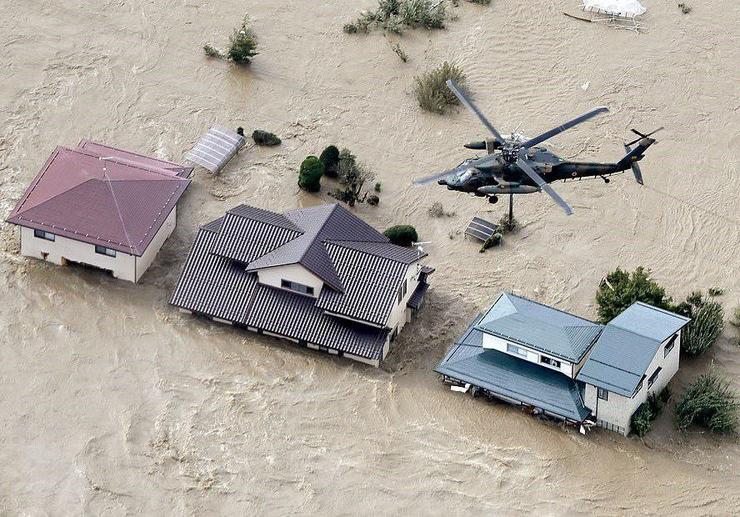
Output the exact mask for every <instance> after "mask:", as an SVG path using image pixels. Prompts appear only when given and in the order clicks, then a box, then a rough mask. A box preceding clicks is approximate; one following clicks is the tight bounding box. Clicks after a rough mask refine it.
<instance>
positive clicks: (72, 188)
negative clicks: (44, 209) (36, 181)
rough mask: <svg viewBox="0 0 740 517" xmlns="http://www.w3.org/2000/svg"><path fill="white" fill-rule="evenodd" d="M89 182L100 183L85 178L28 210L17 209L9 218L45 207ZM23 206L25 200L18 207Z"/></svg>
mask: <svg viewBox="0 0 740 517" xmlns="http://www.w3.org/2000/svg"><path fill="white" fill-rule="evenodd" d="M91 181H100V180H99V179H98V178H87V179H86V180H85V181H81V182H80V183H78V184H77V185H75V186H74V187H71V188H68V189H67V190H63V191H61V192H59V193H57V194H54V195H53V196H51V197H50V198H49V199H44V200H43V201H42V202H40V203H38V204H36V205H34V206H32V207H30V208H26V209H25V210H20V209H19V210H18V211H17V212H16V213H15V214H11V217H20V216H21V215H23V214H24V213H26V212H28V211H29V210H33V209H34V208H38V207H40V206H42V205H45V204H46V203H48V202H49V201H53V200H54V199H56V198H58V197H59V196H63V195H64V194H66V193H67V192H72V191H74V190H77V189H78V188H80V187H81V186H82V185H86V184H87V183H89V182H91ZM33 188H36V185H34V187H33ZM32 190H33V189H31V190H30V191H29V192H28V195H29V196H30V195H31V191H32ZM23 204H25V200H24V201H23V202H22V203H20V206H23ZM9 219H10V217H9Z"/></svg>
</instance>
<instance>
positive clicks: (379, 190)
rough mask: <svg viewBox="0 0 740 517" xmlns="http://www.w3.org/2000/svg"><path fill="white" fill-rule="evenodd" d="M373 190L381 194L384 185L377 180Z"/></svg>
mask: <svg viewBox="0 0 740 517" xmlns="http://www.w3.org/2000/svg"><path fill="white" fill-rule="evenodd" d="M373 190H374V191H375V192H377V193H378V194H380V193H381V192H382V191H383V185H381V184H380V182H377V183H376V184H375V186H374V187H373Z"/></svg>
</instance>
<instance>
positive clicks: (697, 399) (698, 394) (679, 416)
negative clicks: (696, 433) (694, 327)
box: [675, 366, 738, 434]
mask: <svg viewBox="0 0 740 517" xmlns="http://www.w3.org/2000/svg"><path fill="white" fill-rule="evenodd" d="M737 408H738V402H737V395H736V393H735V392H734V391H732V389H731V388H730V383H729V381H727V380H726V379H724V378H722V377H721V376H720V375H719V374H718V373H717V371H716V370H715V369H714V367H713V366H712V367H711V368H710V370H709V371H708V372H706V373H703V374H701V375H700V376H699V377H698V378H697V379H696V381H695V382H694V383H693V384H692V385H691V386H689V387H688V388H687V389H686V392H685V393H684V395H683V397H682V398H681V400H680V401H679V402H678V404H677V405H676V414H675V416H676V426H677V427H678V428H679V429H680V430H681V431H685V430H686V429H688V428H689V427H691V426H692V425H698V426H700V427H703V428H705V429H708V430H710V431H712V432H715V433H722V434H726V433H732V432H734V431H735V429H736V427H737Z"/></svg>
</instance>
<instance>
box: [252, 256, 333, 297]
mask: <svg viewBox="0 0 740 517" xmlns="http://www.w3.org/2000/svg"><path fill="white" fill-rule="evenodd" d="M257 276H258V277H259V282H260V283H261V284H264V285H269V286H272V287H277V288H278V289H282V284H281V281H282V280H283V279H284V280H289V281H291V282H298V283H299V284H303V285H307V286H309V287H313V296H314V297H318V296H319V294H320V293H321V289H322V288H323V287H324V282H323V281H322V280H321V279H320V278H319V277H318V276H316V275H314V274H313V273H311V272H310V271H309V270H308V269H306V268H305V267H303V266H301V265H300V264H288V265H286V266H275V267H269V268H265V269H260V270H259V271H257ZM291 292H294V291H291Z"/></svg>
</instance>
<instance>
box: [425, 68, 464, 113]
mask: <svg viewBox="0 0 740 517" xmlns="http://www.w3.org/2000/svg"><path fill="white" fill-rule="evenodd" d="M450 79H452V80H453V81H455V82H456V83H457V84H458V85H459V86H460V87H461V88H463V89H465V83H466V79H467V78H466V76H465V73H464V72H463V71H462V68H460V67H459V66H457V65H455V64H453V63H449V62H447V61H445V62H444V63H442V64H441V65H440V66H438V67H437V68H434V69H432V70H430V71H428V72H426V73H425V74H422V75H420V76H417V77H415V78H414V96H415V97H416V101H417V102H418V103H419V106H420V107H421V109H423V110H425V111H431V112H433V113H439V114H444V113H445V112H446V111H447V109H448V108H449V107H450V106H455V105H457V104H460V101H459V100H458V99H457V97H455V94H454V93H452V91H450V89H449V88H447V81H448V80H450Z"/></svg>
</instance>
